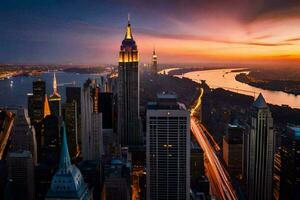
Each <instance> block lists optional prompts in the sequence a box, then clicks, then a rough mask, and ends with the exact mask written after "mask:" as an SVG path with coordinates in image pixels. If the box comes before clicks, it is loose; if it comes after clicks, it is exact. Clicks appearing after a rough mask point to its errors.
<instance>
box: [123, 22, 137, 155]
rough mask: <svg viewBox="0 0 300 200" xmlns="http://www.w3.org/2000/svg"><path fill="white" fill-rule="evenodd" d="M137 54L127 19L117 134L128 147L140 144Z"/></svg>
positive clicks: (135, 146)
mask: <svg viewBox="0 0 300 200" xmlns="http://www.w3.org/2000/svg"><path fill="white" fill-rule="evenodd" d="M138 65H139V55H138V50H137V45H136V43H135V41H134V39H133V36H132V30H131V25H130V22H129V19H128V24H127V28H126V33H125V38H124V40H123V41H122V44H121V48H120V52H119V67H118V135H119V142H120V144H121V146H128V147H129V148H130V149H132V148H138V147H140V145H141V144H142V137H141V135H140V129H139V68H138Z"/></svg>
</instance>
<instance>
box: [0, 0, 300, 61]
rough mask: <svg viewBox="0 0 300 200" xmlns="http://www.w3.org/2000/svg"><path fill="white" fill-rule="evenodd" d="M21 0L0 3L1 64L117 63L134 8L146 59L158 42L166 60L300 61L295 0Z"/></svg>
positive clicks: (133, 19)
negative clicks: (66, 0) (74, 0)
mask: <svg viewBox="0 0 300 200" xmlns="http://www.w3.org/2000/svg"><path fill="white" fill-rule="evenodd" d="M17 2H18V1H17ZM21 2H22V1H19V3H18V4H13V3H9V2H5V3H4V4H3V5H2V6H0V11H2V12H1V14H0V17H1V19H2V20H1V19H0V24H1V26H2V27H3V28H2V30H1V31H0V33H2V34H1V36H0V43H1V44H2V45H1V47H0V51H1V54H0V63H22V62H24V63H61V64H65V63H76V64H77V63H78V64H92V63H93V64H96V63H109V64H116V63H117V61H118V51H119V47H120V44H121V41H122V40H123V37H124V33H125V30H126V25H127V17H126V16H127V13H128V12H130V13H131V25H132V34H133V37H134V38H135V40H136V42H137V45H138V49H139V52H140V58H141V59H140V60H141V62H142V63H150V62H151V57H152V56H151V55H152V50H153V46H154V45H155V48H156V52H157V55H158V61H159V63H206V62H207V63H215V62H217V63H222V62H224V63H261V64H264V63H267V64H268V63H275V64H276V65H280V64H282V65H290V64H291V65H295V66H296V65H298V64H299V61H300V26H299V24H300V2H299V3H295V1H292V0H286V1H285V2H280V3H279V2H277V1H276V2H273V1H271V0H267V1H262V0H252V1H250V0H240V1H238V0H228V2H222V1H214V2H207V1H204V0H199V1H195V0H188V1H178V2H177V1H176V2H174V1H169V0H166V1H164V2H160V1H157V0H154V2H153V3H149V2H147V1H142V0H140V1H137V0H132V1H130V2H127V3H125V2H122V1H121V2H120V1H116V0H113V1H112V2H110V3H109V2H105V3H103V4H99V3H96V2H93V3H86V4H84V3H75V4H74V5H70V4H68V3H61V4H59V3H49V2H48V3H47V2H46V3H33V2H34V1H33V2H31V3H24V2H23V3H21ZM12 5H13V6H12ZM77 8H82V10H81V11H78V12H77V10H76V9H77ZM25 11H26V12H25ZM75 11H76V12H75Z"/></svg>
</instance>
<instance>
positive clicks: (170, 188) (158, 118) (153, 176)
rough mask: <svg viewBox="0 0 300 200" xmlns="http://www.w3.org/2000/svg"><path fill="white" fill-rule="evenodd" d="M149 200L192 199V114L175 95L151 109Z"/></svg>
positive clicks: (162, 96)
mask: <svg viewBox="0 0 300 200" xmlns="http://www.w3.org/2000/svg"><path fill="white" fill-rule="evenodd" d="M146 135H147V136H146V137H147V139H146V141H147V145H146V147H147V153H146V157H147V159H146V160H147V161H146V162H147V167H146V168H147V199H151V200H155V199H190V114H189V112H188V111H187V110H186V109H185V106H184V105H183V104H180V103H177V97H176V95H174V94H160V95H158V100H157V102H155V103H149V105H148V109H147V134H146Z"/></svg>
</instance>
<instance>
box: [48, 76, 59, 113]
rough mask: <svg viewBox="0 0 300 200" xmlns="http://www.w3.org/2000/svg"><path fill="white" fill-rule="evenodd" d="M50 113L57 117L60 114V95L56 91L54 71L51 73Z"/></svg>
mask: <svg viewBox="0 0 300 200" xmlns="http://www.w3.org/2000/svg"><path fill="white" fill-rule="evenodd" d="M49 104H50V109H51V113H52V114H53V115H55V116H57V117H59V116H60V115H61V96H60V94H59V93H58V92H57V82H56V76H55V72H54V74H53V94H52V95H51V96H50V98H49Z"/></svg>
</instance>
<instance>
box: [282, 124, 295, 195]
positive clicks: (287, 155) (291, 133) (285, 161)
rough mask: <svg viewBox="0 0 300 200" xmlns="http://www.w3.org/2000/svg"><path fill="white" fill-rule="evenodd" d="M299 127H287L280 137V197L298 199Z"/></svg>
mask: <svg viewBox="0 0 300 200" xmlns="http://www.w3.org/2000/svg"><path fill="white" fill-rule="evenodd" d="M299 167H300V127H299V126H298V127H295V126H294V127H292V126H289V127H287V131H286V132H285V134H284V135H282V139H281V175H280V199H290V200H292V199H295V200H296V199H300V168H299Z"/></svg>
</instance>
